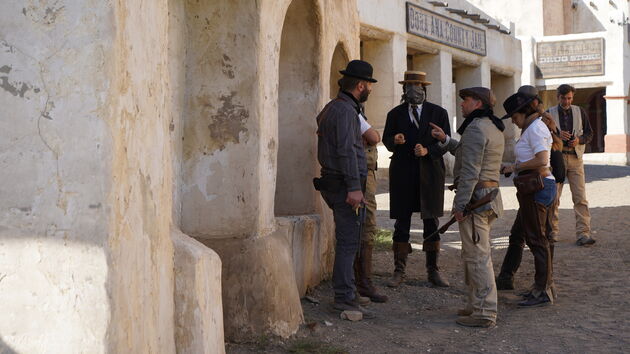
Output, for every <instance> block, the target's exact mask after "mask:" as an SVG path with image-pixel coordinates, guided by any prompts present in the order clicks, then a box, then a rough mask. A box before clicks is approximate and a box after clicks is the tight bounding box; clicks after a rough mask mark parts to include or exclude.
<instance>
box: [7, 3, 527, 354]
mask: <svg viewBox="0 0 630 354" xmlns="http://www.w3.org/2000/svg"><path fill="white" fill-rule="evenodd" d="M4 5H5V6H4V7H3V11H2V12H1V13H0V124H2V130H1V131H0V146H1V150H0V156H1V157H2V158H1V159H0V180H1V181H2V182H3V187H2V189H1V195H0V244H1V246H2V247H0V313H2V314H3V316H2V317H1V318H0V351H9V352H10V351H15V352H41V351H47V352H60V353H61V352H63V353H67V352H76V351H78V350H82V351H85V352H90V353H99V352H164V353H172V352H175V351H177V352H181V353H200V352H208V353H211V352H223V350H224V349H223V348H224V346H223V342H224V338H225V337H227V338H229V339H232V340H240V339H246V338H250V337H252V336H258V335H260V334H262V333H270V334H274V335H280V336H289V335H291V334H293V333H295V331H297V329H298V326H299V324H300V323H301V322H302V321H303V315H302V309H301V305H300V297H301V296H302V295H304V294H305V293H306V291H307V290H308V288H309V287H312V286H315V285H317V284H318V283H319V282H320V281H321V280H322V279H324V278H325V277H327V276H329V274H330V271H331V268H332V261H333V258H334V255H333V249H334V248H333V244H334V240H333V222H332V217H331V214H330V211H329V210H328V208H327V207H326V206H325V204H324V203H323V201H322V200H321V198H320V196H319V194H318V193H316V192H315V191H314V189H313V188H312V185H311V181H312V178H313V177H314V176H316V175H318V173H319V167H318V165H317V159H316V135H315V126H316V123H315V116H316V114H317V112H318V111H319V110H320V109H321V108H322V107H323V106H324V104H325V103H326V102H327V101H328V100H329V99H330V97H332V96H333V95H334V94H335V93H336V91H337V85H336V82H337V79H338V77H339V73H338V71H339V70H340V69H343V68H344V67H345V65H346V63H347V62H348V60H351V59H356V58H360V57H363V58H364V59H365V60H367V61H370V62H371V63H372V64H373V65H374V68H375V74H374V76H375V77H376V78H377V79H379V83H378V84H377V85H376V86H375V87H374V92H373V95H372V96H371V97H370V100H369V101H368V105H367V112H368V116H369V117H370V119H371V121H372V122H374V125H375V126H376V127H377V128H382V126H383V124H384V122H385V114H386V112H387V111H388V110H389V109H391V108H392V107H394V106H396V105H397V104H398V103H399V98H400V94H401V93H402V92H401V87H400V85H399V84H398V83H397V82H398V81H399V80H400V79H402V77H403V72H404V71H405V70H407V69H415V70H423V71H426V72H427V74H428V79H429V80H430V81H433V85H431V86H430V87H429V93H428V95H429V100H431V101H432V102H435V103H437V104H440V105H442V106H444V107H445V108H446V109H447V110H448V111H449V114H450V116H451V117H452V122H451V123H452V126H453V128H454V127H456V126H457V125H458V123H459V122H460V119H461V118H458V117H459V116H460V114H459V113H458V104H457V103H458V98H457V95H456V92H457V90H458V89H461V88H464V87H469V86H488V87H492V88H493V89H494V90H495V92H496V93H497V96H498V99H499V100H502V98H504V97H503V96H505V97H507V95H508V94H509V93H511V92H512V91H513V90H514V89H515V88H516V87H518V86H519V85H520V82H519V78H520V77H521V66H520V61H519V60H518V59H519V58H521V57H522V55H521V44H520V42H519V40H518V39H516V38H515V37H514V35H513V34H509V33H508V31H507V30H506V29H505V28H504V27H501V26H500V25H498V24H497V23H496V21H495V20H494V19H492V18H490V17H489V16H487V15H486V14H485V13H483V12H481V10H479V9H478V8H476V7H475V6H473V5H471V3H470V2H466V1H453V2H452V3H451V2H449V4H448V5H447V6H444V3H442V2H437V1H410V2H408V3H407V2H405V1H402V0H400V1H382V0H381V1H378V0H358V1H355V0H343V1H340V0H259V1H250V0H202V1H198V0H180V1H176V0H156V1H135V0H134V1H118V2H91V1H85V2H76V1H69V0H46V1H40V2H20V1H9V2H8V3H6V4H4ZM473 15H474V16H473ZM482 17H483V19H482ZM429 21H430V22H429ZM408 25H409V26H408ZM431 28H433V30H432V29H431ZM502 95H503V96H502ZM497 114H501V111H500V109H498V110H497ZM513 135H514V134H513V129H512V133H510V132H509V130H508V132H507V133H506V139H512V138H513Z"/></svg>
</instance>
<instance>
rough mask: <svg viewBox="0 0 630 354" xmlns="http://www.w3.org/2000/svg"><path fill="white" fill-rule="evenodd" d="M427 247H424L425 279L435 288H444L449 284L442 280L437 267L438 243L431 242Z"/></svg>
mask: <svg viewBox="0 0 630 354" xmlns="http://www.w3.org/2000/svg"><path fill="white" fill-rule="evenodd" d="M426 246H429V247H424V245H423V249H425V255H426V267H427V278H428V280H429V282H430V283H431V284H433V285H434V286H437V287H441V288H446V287H448V286H449V283H448V281H447V280H446V279H442V276H441V275H440V268H439V267H438V265H437V262H438V256H439V254H440V241H437V242H431V244H430V245H426Z"/></svg>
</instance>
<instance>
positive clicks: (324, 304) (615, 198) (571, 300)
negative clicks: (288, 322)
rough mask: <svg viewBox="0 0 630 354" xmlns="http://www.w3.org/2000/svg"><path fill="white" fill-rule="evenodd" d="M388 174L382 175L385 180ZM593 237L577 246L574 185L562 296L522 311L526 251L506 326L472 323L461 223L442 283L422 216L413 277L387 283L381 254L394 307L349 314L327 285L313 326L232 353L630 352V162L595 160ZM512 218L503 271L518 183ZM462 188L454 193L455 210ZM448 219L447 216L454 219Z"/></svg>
mask: <svg viewBox="0 0 630 354" xmlns="http://www.w3.org/2000/svg"><path fill="white" fill-rule="evenodd" d="M386 175H387V170H380V171H379V178H380V176H386ZM586 175H587V197H588V199H589V204H590V210H591V216H592V222H591V224H592V229H593V237H594V238H596V239H597V243H596V244H595V245H593V246H591V247H578V246H576V245H575V232H574V227H575V217H574V214H573V209H572V202H571V195H570V191H569V188H568V186H566V187H567V188H565V190H564V193H563V196H562V199H561V205H560V227H561V236H560V239H561V240H560V242H559V243H558V244H557V245H556V256H555V260H554V272H555V273H554V279H555V283H556V286H557V288H558V294H559V295H558V299H557V301H556V303H555V304H553V305H551V306H547V307H541V308H533V309H520V308H518V307H517V306H516V302H517V301H518V297H517V296H516V295H515V293H517V292H518V291H521V290H524V289H525V288H527V287H528V286H529V285H530V284H531V283H532V281H533V263H532V256H531V254H530V253H529V251H528V250H527V249H526V250H525V254H524V257H523V264H522V265H521V268H520V269H519V271H518V273H517V275H516V282H515V285H516V288H517V289H516V291H500V292H499V314H498V319H497V325H496V327H494V328H491V329H471V328H465V327H461V326H459V325H457V324H456V323H455V319H456V315H455V313H456V311H457V309H458V308H461V307H462V305H463V304H464V301H465V287H464V282H463V272H462V264H461V260H460V248H461V247H460V245H461V243H460V241H459V234H458V232H457V224H455V225H454V226H453V227H452V228H451V230H449V231H448V232H447V233H446V234H445V235H444V236H443V238H442V240H443V241H442V252H441V258H440V266H441V268H442V271H443V273H444V274H445V275H446V277H447V278H448V280H449V281H450V283H451V287H449V288H445V289H443V288H442V289H441V288H433V287H431V286H430V285H429V283H428V282H427V279H426V273H425V270H424V254H423V252H422V251H421V250H420V248H421V241H420V240H421V238H422V237H421V232H422V221H421V220H420V218H419V216H414V223H413V224H412V243H413V247H414V252H413V253H412V254H411V255H410V259H409V262H408V265H407V274H408V275H407V279H408V280H407V282H406V284H405V285H403V286H401V287H400V288H398V289H390V288H387V287H386V286H385V283H386V281H387V279H388V278H389V276H390V275H391V272H392V270H393V256H392V252H391V251H389V250H384V249H383V250H380V251H378V252H376V253H375V256H374V272H375V275H374V280H375V283H376V285H377V286H378V287H379V288H380V289H381V290H382V291H383V292H384V293H385V294H386V295H388V296H389V302H387V303H385V304H370V305H369V309H370V310H371V311H373V312H374V313H375V315H376V318H375V319H369V320H363V321H360V322H349V321H345V320H341V319H340V318H339V316H338V314H337V313H335V312H333V311H332V309H331V302H332V289H331V285H330V282H324V283H322V284H321V285H320V286H318V287H317V288H315V289H312V291H311V293H310V295H311V296H312V297H314V298H316V299H317V300H319V301H320V303H319V304H314V303H311V302H309V301H307V300H303V301H302V304H303V309H304V317H305V322H306V323H305V325H303V326H302V328H301V329H300V331H299V332H298V333H297V334H296V335H295V336H293V337H292V338H289V339H280V338H269V337H261V338H260V339H259V340H257V341H254V342H252V343H245V344H233V343H228V344H227V347H226V349H227V351H228V352H229V353H248V352H273V353H285V352H297V353H364V352H369V353H417V352H449V353H450V352H467V353H512V352H531V353H622V352H630V167H625V166H605V165H588V166H586ZM501 193H502V196H503V201H504V207H505V214H504V215H503V216H502V218H500V219H499V220H497V222H496V223H495V224H494V225H493V228H492V233H491V235H492V244H493V251H492V259H493V264H494V269H495V273H497V274H498V270H499V268H500V266H501V263H502V260H503V256H504V254H505V248H506V247H507V242H508V235H509V230H510V227H511V225H512V222H513V220H514V217H515V214H516V209H517V208H518V203H517V201H516V198H515V190H514V188H513V187H512V183H511V180H509V179H504V180H502V181H501ZM452 197H453V193H452V192H449V191H447V192H446V198H445V199H446V201H445V206H446V209H450V205H451V202H452ZM377 198H378V199H377V200H378V203H379V211H378V222H379V226H380V227H381V228H383V229H389V230H392V229H393V220H389V211H388V204H389V201H388V195H387V180H386V179H385V178H383V179H379V195H378V197H377ZM446 220H447V218H446V217H444V218H442V219H441V220H440V221H441V223H444V222H446Z"/></svg>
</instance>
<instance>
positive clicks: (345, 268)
mask: <svg viewBox="0 0 630 354" xmlns="http://www.w3.org/2000/svg"><path fill="white" fill-rule="evenodd" d="M321 193H322V197H323V198H324V201H326V204H328V206H329V207H330V208H331V209H332V211H333V217H334V220H335V238H336V243H335V263H334V265H333V276H332V283H333V290H334V292H335V301H336V302H343V301H350V300H353V299H354V293H355V290H356V288H355V285H354V268H353V264H354V257H355V255H356V254H357V252H358V251H359V244H360V242H361V235H360V230H361V221H360V219H359V216H358V215H357V213H356V212H355V211H354V210H353V209H352V207H351V206H350V205H349V204H347V203H346V196H347V192H346V191H345V189H344V190H341V191H339V192H328V191H321Z"/></svg>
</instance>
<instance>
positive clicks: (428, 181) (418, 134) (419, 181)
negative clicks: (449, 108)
mask: <svg viewBox="0 0 630 354" xmlns="http://www.w3.org/2000/svg"><path fill="white" fill-rule="evenodd" d="M429 122H431V123H434V124H435V125H437V126H440V127H441V128H442V129H443V130H444V132H445V133H446V134H447V135H451V128H450V124H449V122H448V113H447V112H446V110H445V109H444V108H442V107H440V106H438V105H436V104H433V103H429V102H425V103H424V104H422V112H421V113H420V129H418V128H416V126H415V125H414V124H413V123H412V122H411V120H410V118H409V110H408V105H407V104H406V103H403V104H401V105H399V106H397V107H395V108H394V109H392V110H391V111H389V113H388V114H387V121H386V123H385V131H384V132H383V143H384V144H385V146H386V147H387V150H389V151H391V152H393V153H394V154H393V155H392V156H391V157H390V159H391V161H390V164H389V210H390V211H389V216H390V218H392V219H398V218H404V217H406V216H408V215H409V214H410V213H412V212H421V217H422V218H423V219H430V218H436V217H440V216H442V215H443V214H444V178H445V169H444V160H443V158H442V156H443V155H444V153H445V152H446V151H444V150H442V149H441V148H440V147H439V146H438V141H437V140H436V139H434V138H433V137H432V136H431V126H430V125H429ZM398 133H403V134H404V135H405V140H406V141H405V144H402V145H395V144H394V136H395V135H396V134H398ZM416 144H422V146H424V147H426V148H427V149H428V151H429V153H428V154H427V155H426V156H423V157H416V156H415V155H414V152H413V151H414V147H415V145H416Z"/></svg>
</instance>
